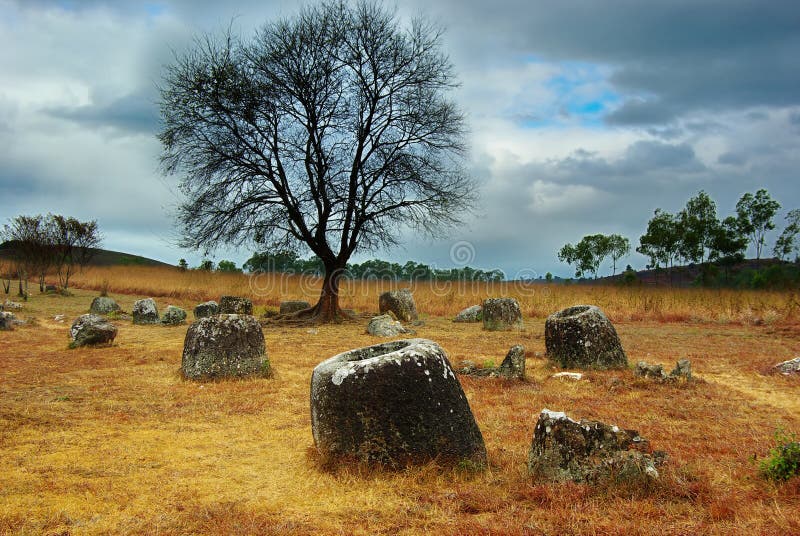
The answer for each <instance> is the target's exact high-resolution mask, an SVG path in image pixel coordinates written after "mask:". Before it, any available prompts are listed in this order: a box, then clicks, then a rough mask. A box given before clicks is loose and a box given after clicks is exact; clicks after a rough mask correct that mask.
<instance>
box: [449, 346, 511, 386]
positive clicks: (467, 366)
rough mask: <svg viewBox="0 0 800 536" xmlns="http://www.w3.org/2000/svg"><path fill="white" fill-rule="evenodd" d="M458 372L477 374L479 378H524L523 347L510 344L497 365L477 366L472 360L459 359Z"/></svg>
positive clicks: (470, 374)
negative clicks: (503, 357)
mask: <svg viewBox="0 0 800 536" xmlns="http://www.w3.org/2000/svg"><path fill="white" fill-rule="evenodd" d="M458 373H459V374H464V375H466V376H477V377H481V378H486V377H488V378H506V379H509V380H512V379H513V380H524V379H525V347H524V346H522V345H521V344H518V345H516V346H512V347H511V349H510V350H509V351H508V353H507V354H506V357H505V359H503V362H502V363H500V366H499V367H494V366H486V367H479V366H478V365H477V364H475V362H474V361H471V360H469V359H465V360H463V361H461V368H460V369H458Z"/></svg>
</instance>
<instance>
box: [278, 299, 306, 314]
mask: <svg viewBox="0 0 800 536" xmlns="http://www.w3.org/2000/svg"><path fill="white" fill-rule="evenodd" d="M310 307H311V304H310V303H308V302H307V301H284V302H281V305H280V310H279V314H282V315H289V314H292V313H296V312H297V311H304V310H305V309H309V308H310Z"/></svg>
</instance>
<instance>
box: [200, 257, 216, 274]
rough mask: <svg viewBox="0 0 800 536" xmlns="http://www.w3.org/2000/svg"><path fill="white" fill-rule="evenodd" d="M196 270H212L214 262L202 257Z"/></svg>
mask: <svg viewBox="0 0 800 536" xmlns="http://www.w3.org/2000/svg"><path fill="white" fill-rule="evenodd" d="M197 269H198V270H205V271H206V272H211V271H212V270H214V262H213V261H210V260H208V259H203V260H202V262H200V266H198V267H197Z"/></svg>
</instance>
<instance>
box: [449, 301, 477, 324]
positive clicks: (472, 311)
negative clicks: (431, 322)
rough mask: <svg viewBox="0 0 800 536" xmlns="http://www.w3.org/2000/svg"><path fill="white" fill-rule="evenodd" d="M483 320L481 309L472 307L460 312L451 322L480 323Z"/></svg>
mask: <svg viewBox="0 0 800 536" xmlns="http://www.w3.org/2000/svg"><path fill="white" fill-rule="evenodd" d="M482 319H483V307H481V306H480V305H472V306H470V307H467V308H466V309H464V310H462V311H461V312H460V313H458V314H457V315H456V317H455V318H454V319H453V322H480V321H481V320H482Z"/></svg>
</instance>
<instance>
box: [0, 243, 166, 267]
mask: <svg viewBox="0 0 800 536" xmlns="http://www.w3.org/2000/svg"><path fill="white" fill-rule="evenodd" d="M94 252H95V255H94V257H93V258H92V261H91V262H90V263H89V266H172V265H171V264H167V263H165V262H161V261H157V260H155V259H148V258H147V257H141V256H139V255H131V254H130V253H122V252H120V251H111V250H108V249H95V250H94ZM13 256H14V243H13V242H3V243H2V244H0V260H6V259H11V258H12V257H13Z"/></svg>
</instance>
